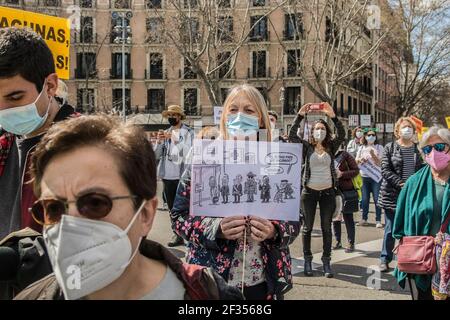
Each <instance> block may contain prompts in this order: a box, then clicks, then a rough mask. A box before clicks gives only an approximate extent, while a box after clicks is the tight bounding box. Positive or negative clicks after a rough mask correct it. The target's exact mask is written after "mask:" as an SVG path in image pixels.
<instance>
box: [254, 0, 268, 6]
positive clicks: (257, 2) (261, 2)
mask: <svg viewBox="0 0 450 320" xmlns="http://www.w3.org/2000/svg"><path fill="white" fill-rule="evenodd" d="M265 5H266V0H253V6H254V7H264V6H265Z"/></svg>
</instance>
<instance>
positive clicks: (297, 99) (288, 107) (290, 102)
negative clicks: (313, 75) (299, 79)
mask: <svg viewBox="0 0 450 320" xmlns="http://www.w3.org/2000/svg"><path fill="white" fill-rule="evenodd" d="M284 95H285V97H284V106H283V113H284V114H287V115H289V114H296V113H297V108H298V106H299V105H300V103H301V88H300V87H287V88H286V89H285V91H284Z"/></svg>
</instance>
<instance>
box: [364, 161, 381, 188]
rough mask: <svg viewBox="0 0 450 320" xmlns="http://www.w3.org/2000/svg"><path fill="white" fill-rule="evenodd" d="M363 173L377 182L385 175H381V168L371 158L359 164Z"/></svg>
mask: <svg viewBox="0 0 450 320" xmlns="http://www.w3.org/2000/svg"><path fill="white" fill-rule="evenodd" d="M359 170H361V173H362V174H363V175H365V176H367V177H369V178H372V179H373V180H374V181H375V182H377V183H378V182H380V181H381V179H382V178H383V176H382V175H381V168H380V167H378V166H376V165H375V164H373V163H372V161H371V160H367V161H366V162H364V163H362V164H360V165H359Z"/></svg>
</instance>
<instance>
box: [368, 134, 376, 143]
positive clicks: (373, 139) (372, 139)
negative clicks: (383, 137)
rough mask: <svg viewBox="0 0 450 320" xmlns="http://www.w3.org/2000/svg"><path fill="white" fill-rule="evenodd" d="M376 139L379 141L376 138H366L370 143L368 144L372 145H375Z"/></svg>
mask: <svg viewBox="0 0 450 320" xmlns="http://www.w3.org/2000/svg"><path fill="white" fill-rule="evenodd" d="M376 139H377V138H376V137H374V136H368V137H366V140H367V142H368V143H371V144H372V143H374V142H375V140H376Z"/></svg>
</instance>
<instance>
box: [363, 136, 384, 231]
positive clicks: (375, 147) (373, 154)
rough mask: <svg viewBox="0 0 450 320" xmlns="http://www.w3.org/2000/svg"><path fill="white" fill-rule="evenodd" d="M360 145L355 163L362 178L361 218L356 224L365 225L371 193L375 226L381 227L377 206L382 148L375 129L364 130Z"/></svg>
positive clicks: (379, 212) (379, 211)
mask: <svg viewBox="0 0 450 320" xmlns="http://www.w3.org/2000/svg"><path fill="white" fill-rule="evenodd" d="M361 142H362V146H361V147H360V148H359V149H358V152H357V154H356V163H357V164H358V165H359V169H360V173H361V177H362V179H363V187H362V200H361V206H362V210H363V212H362V219H361V221H360V222H359V223H358V226H367V225H368V223H367V218H368V216H369V201H370V194H371V193H372V196H373V200H374V202H375V215H376V227H377V228H383V225H382V224H381V208H380V207H379V206H378V194H379V192H380V186H381V179H382V176H381V157H382V156H383V151H384V148H383V146H381V145H379V144H378V143H377V134H376V130H375V129H368V130H365V132H364V136H363V137H362V140H361Z"/></svg>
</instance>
